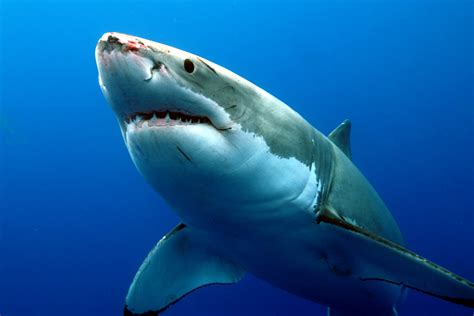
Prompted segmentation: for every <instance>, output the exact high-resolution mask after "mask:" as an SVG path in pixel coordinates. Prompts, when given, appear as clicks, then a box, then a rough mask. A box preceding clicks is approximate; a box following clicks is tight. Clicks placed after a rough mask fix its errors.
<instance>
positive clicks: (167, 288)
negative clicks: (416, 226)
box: [96, 33, 474, 316]
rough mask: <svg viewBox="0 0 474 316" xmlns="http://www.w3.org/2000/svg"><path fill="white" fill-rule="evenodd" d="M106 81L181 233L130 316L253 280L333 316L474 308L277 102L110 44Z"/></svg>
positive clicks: (355, 175)
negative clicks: (423, 305)
mask: <svg viewBox="0 0 474 316" xmlns="http://www.w3.org/2000/svg"><path fill="white" fill-rule="evenodd" d="M96 60H97V66H98V71H99V83H100V86H101V89H102V91H103V94H104V96H105V98H106V99H107V101H108V103H109V104H110V106H111V107H112V110H113V111H114V113H115V115H116V117H117V120H118V122H119V125H120V129H121V132H122V135H123V138H124V141H125V144H126V146H127V148H128V150H129V153H130V156H131V158H132V160H133V162H134V164H135V165H136V167H137V169H138V171H139V172H140V173H141V174H142V175H143V177H144V178H145V179H146V180H147V182H148V183H149V184H150V185H151V186H152V187H153V188H154V189H155V190H156V191H157V192H158V193H159V194H160V195H161V196H162V197H163V198H164V199H165V200H166V201H167V203H168V204H169V205H170V207H171V208H172V209H173V210H174V211H176V213H177V214H178V216H179V217H180V218H181V220H182V223H180V224H178V226H176V227H175V228H174V229H173V230H171V231H170V233H168V234H167V235H166V236H164V237H163V238H162V239H161V240H160V241H159V242H158V243H157V245H156V246H155V248H154V249H153V250H152V251H151V252H150V254H149V255H148V257H147V258H146V259H145V261H144V262H143V264H142V266H141V267H140V269H139V271H138V272H137V274H136V276H135V279H134V280H133V282H132V285H131V286H130V289H129V292H128V294H127V297H126V299H125V308H124V315H157V314H159V313H161V312H162V311H164V310H165V309H167V308H168V307H169V306H170V305H172V304H174V303H176V302H177V301H178V300H179V299H181V298H182V297H184V296H186V295H187V294H189V293H191V292H193V291H195V290H197V289H199V288H200V287H203V286H206V285H210V284H230V283H235V282H238V281H239V280H240V279H241V278H242V276H243V275H244V274H245V272H249V273H252V274H254V275H255V276H257V277H259V278H261V279H263V280H265V281H267V282H268V283H270V284H272V285H274V286H277V287H279V288H281V289H284V290H286V291H288V292H290V293H293V294H295V295H298V296H300V297H303V298H305V299H308V300H311V301H314V302H318V303H320V304H324V305H327V306H328V307H329V310H328V314H329V315H333V316H334V315H341V316H343V315H379V316H384V315H397V309H398V307H399V305H400V304H401V303H402V302H403V300H404V297H405V294H406V290H407V289H413V290H417V291H420V292H423V293H425V294H428V295H432V296H435V297H438V298H440V299H444V300H447V301H450V302H453V303H456V304H461V305H465V306H469V307H474V284H473V283H471V282H469V281H467V280H465V279H463V278H461V277H459V276H457V275H455V274H454V273H451V272H449V271H448V270H446V269H444V268H442V267H440V266H438V265H436V264H434V263H432V262H430V261H428V260H426V259H424V258H423V257H421V256H419V255H417V254H415V253H413V252H411V251H409V250H407V249H406V248H404V246H403V239H402V236H401V233H400V231H399V228H398V226H397V224H396V223H395V221H394V219H393V218H392V216H391V214H390V212H389V211H388V209H387V208H386V206H385V205H384V203H383V201H382V200H381V198H380V197H379V196H378V194H377V193H376V191H375V190H374V189H373V188H372V186H371V185H370V184H369V182H368V181H367V180H366V179H365V177H364V176H363V175H362V174H361V173H360V171H359V170H358V169H357V167H355V166H354V164H353V163H352V161H351V150H350V145H349V136H350V128H351V124H350V122H349V121H344V122H343V123H342V124H341V125H340V126H339V127H338V128H336V129H335V130H334V131H333V132H332V133H331V134H330V135H329V137H326V136H324V135H323V134H321V133H320V132H319V131H318V130H316V129H315V128H314V127H312V126H311V125H310V124H309V123H308V122H307V121H305V120H304V119H303V118H302V117H301V116H300V115H299V114H298V113H296V112H294V111H293V110H292V109H291V108H290V107H288V106H287V105H286V104H284V103H283V102H281V101H279V100H278V99H276V98H275V97H273V96H271V95H270V94H268V93H267V92H265V91H263V90H262V89H260V88H258V87H257V86H255V85H253V84H252V83H250V82H248V81H247V80H245V79H243V78H241V77H239V76H237V75H236V74H234V73H232V72H230V71H228V70H226V69H224V68H222V67H220V66H218V65H216V64H214V63H212V62H210V61H208V60H206V59H204V58H201V57H198V56H196V55H193V54H190V53H187V52H184V51H181V50H178V49H176V48H172V47H169V46H166V45H163V44H159V43H155V42H152V41H148V40H145V39H141V38H138V37H134V36H129V35H125V34H120V33H106V34H104V35H103V37H102V38H101V39H100V40H99V43H98V44H97V47H96Z"/></svg>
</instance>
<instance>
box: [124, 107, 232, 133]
mask: <svg viewBox="0 0 474 316" xmlns="http://www.w3.org/2000/svg"><path fill="white" fill-rule="evenodd" d="M125 123H126V124H127V128H147V127H157V128H163V127H174V126H189V125H200V124H201V125H202V124H204V125H209V126H211V127H213V128H215V129H217V130H220V131H223V130H228V129H229V128H218V127H216V126H215V125H214V124H213V123H212V121H211V120H210V119H209V118H208V117H206V116H199V115H194V114H189V113H186V112H183V111H177V110H173V111H151V112H136V113H133V114H132V115H129V116H128V118H127V119H126V120H125Z"/></svg>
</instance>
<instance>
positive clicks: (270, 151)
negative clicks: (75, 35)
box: [96, 33, 312, 210]
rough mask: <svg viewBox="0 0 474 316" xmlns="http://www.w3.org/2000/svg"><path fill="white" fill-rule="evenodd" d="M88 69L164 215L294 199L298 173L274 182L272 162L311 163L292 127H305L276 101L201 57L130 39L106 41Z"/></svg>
mask: <svg viewBox="0 0 474 316" xmlns="http://www.w3.org/2000/svg"><path fill="white" fill-rule="evenodd" d="M96 60H97V66H98V71H99V83H100V86H101V89H102V92H103V94H104V96H105V97H106V99H107V101H108V103H109V104H110V105H111V107H112V109H113V111H114V113H115V115H116V117H117V119H118V122H119V125H120V128H121V131H122V135H123V137H124V140H125V143H126V146H127V147H128V150H129V152H130V155H131V157H132V159H133V161H134V163H135V165H136V166H137V168H138V170H139V171H140V172H141V174H142V175H143V176H144V177H145V178H146V179H147V180H148V182H149V183H150V184H151V185H152V186H153V187H154V188H155V189H156V190H157V191H158V192H159V193H160V194H161V195H162V196H163V197H164V198H165V199H166V200H167V201H168V202H169V203H170V204H171V205H172V206H173V207H174V208H176V209H178V210H179V209H186V208H189V207H193V208H196V205H200V206H202V207H203V208H206V209H212V208H218V207H222V205H218V204H219V203H218V200H219V201H222V200H224V201H226V202H225V203H226V204H227V205H228V204H229V203H240V204H242V203H243V202H244V203H245V201H247V202H248V201H252V202H255V201H267V200H269V199H272V198H273V197H275V196H278V197H280V198H281V196H287V197H288V199H291V198H294V197H293V196H292V195H294V194H296V191H301V190H303V188H302V186H304V185H303V184H306V183H307V180H308V176H307V175H306V174H305V175H304V176H303V177H302V178H301V179H300V176H301V174H299V173H298V172H295V171H294V170H293V169H292V168H281V174H276V175H275V167H276V166H275V164H278V162H279V161H283V160H285V161H287V162H289V161H290V160H291V161H292V163H296V164H299V165H301V166H302V168H303V169H305V170H306V169H308V170H309V168H308V167H309V166H310V165H311V161H312V152H311V151H310V150H308V147H306V148H305V146H302V143H304V142H306V141H307V142H310V141H311V140H310V138H311V136H310V133H308V132H307V130H305V129H304V128H303V129H302V128H301V126H302V125H303V126H309V125H308V123H306V121H304V120H303V119H302V118H301V117H300V116H299V115H298V114H297V113H296V112H294V111H293V110H291V109H290V108H289V107H288V106H286V105H285V104H284V103H283V102H281V101H279V100H278V99H276V98H274V97H273V96H271V95H270V94H268V93H266V92H265V91H263V90H262V89H260V88H258V87H257V86H255V85H253V84H252V83H250V82H248V81H247V80H245V79H243V78H241V77H239V76H237V75H236V74H234V73H232V72H230V71H228V70H226V69H224V68H223V67H220V66H219V65H216V64H214V63H212V62H210V61H208V60H206V59H204V58H201V57H199V56H196V55H193V54H191V53H188V52H184V51H182V50H179V49H176V48H173V47H170V46H166V45H163V44H159V43H156V42H152V41H148V40H145V39H142V38H138V37H134V36H129V35H124V34H119V33H106V34H105V35H103V36H102V38H101V39H100V40H99V43H98V44H97V48H96ZM311 130H312V129H311ZM271 159H275V160H274V161H272V160H271ZM272 164H273V165H272ZM265 165H267V166H268V168H267V167H265ZM282 167H283V165H282ZM266 169H268V172H269V173H270V172H271V173H272V174H273V176H269V175H267V174H266V173H265V172H266V171H265V170H266ZM286 173H288V174H286ZM292 178H294V180H295V181H293V182H291V179H292ZM278 179H280V180H278ZM281 179H284V181H283V180H281ZM300 182H301V183H300ZM270 183H271V186H269V184H270ZM254 186H256V187H254ZM288 186H292V188H291V189H290V190H288ZM245 188H248V190H246V189H245ZM263 188H266V189H265V190H264V192H262V190H263ZM269 188H271V189H269ZM236 190H239V194H236ZM293 191H295V192H294V193H292V192H293ZM283 192H285V193H284V195H282V194H283ZM288 192H290V193H288ZM216 195H219V199H217V198H215V196H216Z"/></svg>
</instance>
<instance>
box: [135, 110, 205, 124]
mask: <svg viewBox="0 0 474 316" xmlns="http://www.w3.org/2000/svg"><path fill="white" fill-rule="evenodd" d="M164 119H165V121H166V123H169V122H170V121H171V118H170V113H169V112H166V115H165V118H164ZM143 120H144V117H143V116H141V115H136V116H135V117H134V118H133V119H131V121H130V123H129V124H131V123H134V124H138V123H140V122H142V121H143ZM146 121H150V123H152V124H153V123H156V122H157V121H158V117H157V116H156V113H153V116H152V117H151V118H150V119H149V120H146ZM176 121H178V122H184V123H196V122H197V123H201V119H197V121H196V120H194V121H193V120H192V119H189V120H186V119H184V120H182V119H181V117H180V116H177V118H176Z"/></svg>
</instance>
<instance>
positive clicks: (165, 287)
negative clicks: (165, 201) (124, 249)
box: [124, 224, 245, 316]
mask: <svg viewBox="0 0 474 316" xmlns="http://www.w3.org/2000/svg"><path fill="white" fill-rule="evenodd" d="M194 235H195V234H193V231H192V230H191V229H190V228H188V227H186V226H185V225H184V224H180V225H178V226H177V227H176V228H174V229H173V230H172V231H171V232H169V233H168V234H167V235H166V236H165V237H163V238H162V239H161V240H160V241H159V242H158V244H157V245H156V246H155V248H154V249H153V250H152V251H151V252H150V253H149V254H148V257H147V258H146V259H145V261H144V262H143V264H142V265H141V267H140V269H139V270H138V272H137V274H136V276H135V279H134V280H133V283H132V285H131V286H130V289H129V291H128V294H127V297H126V299H125V309H124V315H125V316H131V315H147V316H152V315H158V313H159V312H161V311H163V310H164V309H166V308H167V307H168V306H169V305H171V304H173V303H175V302H176V301H178V300H179V299H180V298H182V297H183V296H185V295H186V294H188V293H190V292H192V291H194V290H196V289H198V288H200V287H203V286H205V285H210V284H226V283H235V282H237V281H239V280H240V279H241V278H242V276H243V274H244V273H245V272H244V271H243V270H242V268H241V267H240V266H238V265H237V264H234V263H232V262H230V261H228V260H227V259H225V258H223V257H221V256H219V255H218V254H217V253H216V252H214V251H212V250H211V249H210V247H208V245H206V244H205V242H203V241H202V240H200V239H199V238H197V237H196V236H194Z"/></svg>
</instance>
